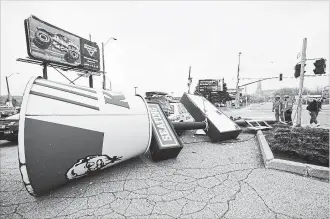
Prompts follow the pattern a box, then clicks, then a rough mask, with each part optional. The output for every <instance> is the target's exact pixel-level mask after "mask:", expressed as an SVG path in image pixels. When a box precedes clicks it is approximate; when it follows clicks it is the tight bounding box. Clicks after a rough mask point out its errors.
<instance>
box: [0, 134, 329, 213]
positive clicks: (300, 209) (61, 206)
mask: <svg viewBox="0 0 330 219" xmlns="http://www.w3.org/2000/svg"><path fill="white" fill-rule="evenodd" d="M182 140H183V141H184V142H186V144H185V147H184V148H183V150H182V151H181V153H180V154H179V156H178V158H177V159H173V160H167V161H163V162H158V163H155V162H152V161H151V159H150V158H149V157H148V156H147V155H144V156H141V157H138V158H134V159H131V160H129V161H126V162H123V163H121V164H118V165H116V166H114V167H112V168H108V169H106V170H104V171H103V172H101V173H98V174H96V175H94V176H91V177H87V178H83V179H81V180H77V181H75V182H72V183H70V184H68V185H66V186H64V187H62V188H60V189H58V190H55V191H53V192H52V193H51V194H49V195H46V196H43V197H40V198H34V197H32V196H30V195H29V194H28V193H27V191H26V190H25V188H23V183H22V181H21V176H20V173H19V170H18V162H17V146H1V145H0V162H1V163H0V164H1V167H0V174H1V182H0V207H1V209H0V212H1V213H0V214H1V215H0V218H226V219H239V218H242V219H246V218H274V219H275V218H278V219H288V218H318V219H321V218H328V217H329V184H328V182H322V181H319V180H315V179H312V178H305V177H302V176H299V175H295V174H291V173H286V172H280V171H275V170H268V169H265V168H264V166H263V164H262V161H261V156H260V151H259V147H258V145H257V143H256V139H255V138H254V136H253V135H251V134H245V133H242V134H241V135H240V136H239V139H238V140H239V141H241V142H237V141H234V140H231V141H229V142H226V143H222V144H219V143H210V142H202V143H194V142H196V141H208V140H209V139H208V138H207V137H204V136H199V137H192V136H191V133H187V134H186V135H184V136H183V137H182Z"/></svg>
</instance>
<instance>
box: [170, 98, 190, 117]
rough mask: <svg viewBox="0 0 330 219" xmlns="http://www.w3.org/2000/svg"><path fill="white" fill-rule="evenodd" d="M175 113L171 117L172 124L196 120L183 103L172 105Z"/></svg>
mask: <svg viewBox="0 0 330 219" xmlns="http://www.w3.org/2000/svg"><path fill="white" fill-rule="evenodd" d="M170 104H171V108H172V111H173V113H172V114H170V115H169V117H168V118H169V120H170V121H171V122H193V121H194V118H193V117H192V116H191V115H190V114H189V112H188V111H187V109H186V108H185V107H184V106H183V105H182V103H180V102H178V103H170Z"/></svg>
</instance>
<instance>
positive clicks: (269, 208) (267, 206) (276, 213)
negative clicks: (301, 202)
mask: <svg viewBox="0 0 330 219" xmlns="http://www.w3.org/2000/svg"><path fill="white" fill-rule="evenodd" d="M244 183H245V184H246V185H247V186H248V187H249V188H251V189H252V190H253V191H254V192H255V194H256V195H257V196H258V197H259V198H260V199H261V200H262V202H263V203H264V205H265V206H266V208H267V209H268V210H269V211H270V212H272V213H273V214H275V217H277V215H284V216H286V217H289V218H294V219H301V218H297V217H293V216H290V215H287V214H283V213H278V212H275V211H274V210H273V209H271V207H270V206H269V205H268V204H267V203H266V201H265V200H264V199H263V198H262V197H261V195H260V194H259V193H258V192H257V190H256V189H255V188H253V187H252V186H251V185H250V184H249V183H248V182H244Z"/></svg>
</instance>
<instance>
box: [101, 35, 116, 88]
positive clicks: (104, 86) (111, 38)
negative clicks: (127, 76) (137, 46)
mask: <svg viewBox="0 0 330 219" xmlns="http://www.w3.org/2000/svg"><path fill="white" fill-rule="evenodd" d="M110 40H117V38H114V37H110V38H109V39H108V40H107V42H106V43H103V42H102V62H103V89H104V90H105V89H106V85H105V63H104V46H105V45H106V44H107V43H108V42H109V41H110Z"/></svg>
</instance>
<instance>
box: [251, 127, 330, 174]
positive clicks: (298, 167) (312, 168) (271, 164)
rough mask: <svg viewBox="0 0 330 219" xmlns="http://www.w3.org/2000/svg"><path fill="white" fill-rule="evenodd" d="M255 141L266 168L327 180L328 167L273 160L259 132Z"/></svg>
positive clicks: (262, 135)
mask: <svg viewBox="0 0 330 219" xmlns="http://www.w3.org/2000/svg"><path fill="white" fill-rule="evenodd" d="M257 139H258V142H259V145H260V150H261V154H262V159H263V162H264V164H265V167H266V168H269V169H275V170H282V171H286V172H291V173H296V174H299V175H303V176H311V177H315V178H319V179H323V180H329V168H328V167H322V166H317V165H312V164H305V163H299V162H294V161H289V160H283V159H276V158H274V154H273V152H272V150H271V149H270V147H269V144H268V142H267V140H266V138H265V136H264V134H263V133H262V131H261V130H259V131H258V132H257Z"/></svg>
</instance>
